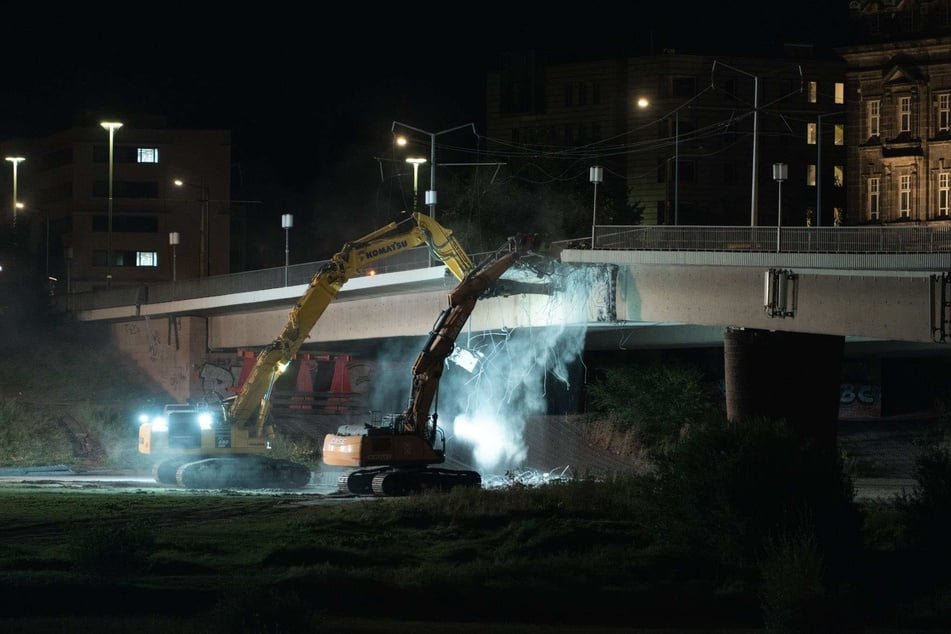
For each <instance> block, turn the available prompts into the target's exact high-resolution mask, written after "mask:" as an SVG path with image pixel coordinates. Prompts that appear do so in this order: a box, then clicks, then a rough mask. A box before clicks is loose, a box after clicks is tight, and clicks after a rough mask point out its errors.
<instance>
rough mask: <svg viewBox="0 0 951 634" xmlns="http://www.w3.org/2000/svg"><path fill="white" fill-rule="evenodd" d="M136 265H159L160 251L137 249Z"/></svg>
mask: <svg viewBox="0 0 951 634" xmlns="http://www.w3.org/2000/svg"><path fill="white" fill-rule="evenodd" d="M135 265H136V266H158V253H156V252H155V251H136V252H135Z"/></svg>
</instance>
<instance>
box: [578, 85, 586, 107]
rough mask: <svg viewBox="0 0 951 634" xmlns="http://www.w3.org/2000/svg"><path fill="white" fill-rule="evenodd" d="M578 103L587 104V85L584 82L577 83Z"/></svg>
mask: <svg viewBox="0 0 951 634" xmlns="http://www.w3.org/2000/svg"><path fill="white" fill-rule="evenodd" d="M578 105H579V106H586V105H588V86H587V85H586V84H585V83H584V82H580V83H579V84H578Z"/></svg>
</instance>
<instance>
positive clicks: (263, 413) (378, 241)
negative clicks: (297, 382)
mask: <svg viewBox="0 0 951 634" xmlns="http://www.w3.org/2000/svg"><path fill="white" fill-rule="evenodd" d="M411 222H412V223H413V224H412V226H410V227H408V228H407V227H405V225H407V224H409V223H411ZM422 244H428V245H429V247H430V249H431V250H432V253H433V254H434V255H435V256H436V257H437V258H439V260H440V261H442V262H443V263H444V264H445V265H446V267H447V268H448V269H449V270H450V271H451V272H452V274H453V275H454V276H455V277H456V279H458V280H462V279H464V278H465V277H466V275H467V274H468V273H469V272H470V271H472V269H473V268H474V265H473V263H472V260H471V259H470V258H469V256H468V255H467V254H466V252H465V250H464V249H463V248H462V246H461V245H460V244H459V242H458V241H457V240H456V238H455V237H454V236H453V235H452V232H451V231H450V230H449V229H446V228H445V227H443V226H442V225H440V224H439V223H438V222H436V221H435V220H434V219H433V218H431V217H429V216H426V215H423V214H419V213H414V214H412V216H411V218H408V219H406V220H404V221H401V222H392V223H390V224H389V225H387V226H385V227H382V228H380V229H377V230H376V231H373V232H372V233H369V234H367V235H365V236H363V237H362V238H359V239H358V240H354V241H352V242H348V243H347V244H345V245H344V246H343V248H342V249H341V250H340V251H339V252H338V253H336V254H335V255H334V256H333V257H331V258H330V260H329V261H328V262H327V263H326V264H325V265H324V266H323V267H322V268H321V269H320V270H319V271H318V272H317V273H316V274H315V275H314V277H313V278H312V279H311V281H310V284H309V285H308V287H307V290H306V291H305V292H304V294H303V295H302V296H301V298H300V299H299V300H298V301H297V304H296V305H295V306H294V308H293V309H292V310H291V312H290V314H289V316H288V320H287V324H286V325H285V326H284V329H283V330H282V331H281V333H280V334H279V335H278V336H277V338H276V339H275V340H274V341H273V342H271V343H270V344H269V345H268V346H266V347H265V348H264V349H263V350H262V351H261V352H260V353H259V354H258V356H257V360H256V362H255V365H254V368H253V369H252V370H251V373H250V374H249V375H248V378H247V380H246V381H245V383H244V385H243V386H242V389H241V391H240V392H239V393H238V395H237V396H236V397H235V398H234V399H233V401H232V403H231V406H230V408H229V410H228V419H229V420H228V422H229V423H230V424H231V425H232V426H243V425H245V424H246V423H247V422H248V421H249V420H250V419H251V418H252V416H253V415H254V414H255V412H257V415H256V424H255V430H254V431H253V432H252V436H256V437H268V438H269V437H271V436H272V435H273V430H272V429H270V427H269V426H268V425H267V419H268V413H269V411H270V397H271V392H272V390H273V389H274V384H275V382H276V381H277V379H278V377H279V376H280V375H281V374H282V373H283V372H284V370H286V369H287V366H288V365H289V364H290V362H291V360H292V359H293V358H294V355H295V354H296V353H297V351H298V350H299V349H300V347H301V345H303V343H304V341H305V340H306V339H307V338H308V337H309V336H310V331H311V330H312V329H313V327H314V325H315V324H316V323H317V321H318V320H319V319H320V317H321V316H322V315H323V313H324V311H325V310H326V309H327V306H328V305H329V304H330V303H331V302H333V301H334V299H335V298H336V297H337V294H338V293H339V292H340V289H341V288H342V287H343V285H344V284H345V283H346V282H347V281H348V280H349V279H350V278H351V277H353V276H354V275H356V274H358V273H359V272H360V271H361V270H363V269H364V268H365V267H367V266H368V265H370V264H372V263H374V262H376V261H378V260H382V259H385V258H388V257H392V256H394V255H396V254H398V253H402V252H403V251H406V250H407V249H411V248H414V247H417V246H420V245H422Z"/></svg>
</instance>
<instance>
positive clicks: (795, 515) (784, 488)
mask: <svg viewBox="0 0 951 634" xmlns="http://www.w3.org/2000/svg"><path fill="white" fill-rule="evenodd" d="M656 466H657V468H656V471H655V472H654V473H653V474H650V475H648V476H645V483H646V485H647V486H646V487H645V491H646V492H647V498H646V499H645V500H644V504H645V509H646V510H645V516H646V518H647V521H648V522H649V528H650V530H651V532H652V534H653V536H654V540H655V543H656V544H657V545H658V546H660V547H661V548H663V549H665V550H669V551H672V552H674V553H679V554H682V555H685V556H687V557H690V558H695V559H697V560H698V561H706V562H707V563H708V564H710V565H711V566H712V567H713V569H722V570H724V571H726V572H730V571H733V572H738V573H740V574H747V573H749V572H750V571H752V570H755V569H756V565H757V562H758V561H760V560H761V559H762V556H763V553H764V551H765V549H766V547H767V546H768V544H769V543H770V540H771V539H778V538H780V537H781V536H782V535H783V534H784V533H792V534H803V535H810V536H814V537H815V540H816V546H817V548H818V549H819V551H818V552H819V553H820V554H821V555H822V557H823V559H824V560H825V561H827V562H830V563H836V562H837V561H840V560H841V558H845V557H848V556H849V554H850V553H854V551H855V548H856V544H857V543H858V531H859V526H860V521H859V514H858V511H857V508H856V507H855V505H854V502H853V497H854V489H853V486H852V481H851V479H850V478H849V477H848V475H847V474H846V473H845V471H844V470H843V468H842V463H841V460H840V458H839V457H838V455H836V454H835V452H826V451H823V450H820V449H817V448H815V447H814V446H812V445H808V444H802V443H801V441H799V440H798V439H797V438H796V436H795V435H794V434H793V432H791V431H790V430H789V429H788V428H787V427H786V425H785V424H784V423H783V422H782V421H772V420H768V419H759V418H757V419H751V420H748V421H740V422H736V423H732V422H730V421H728V420H726V418H725V417H713V418H711V419H710V420H708V421H707V422H704V423H702V424H700V425H697V426H695V427H694V428H692V429H691V431H690V433H688V434H687V435H686V436H685V438H684V439H683V440H682V441H681V442H680V443H678V444H677V445H675V446H673V447H672V449H671V450H670V451H669V452H666V453H664V454H662V455H660V456H658V458H657V461H656Z"/></svg>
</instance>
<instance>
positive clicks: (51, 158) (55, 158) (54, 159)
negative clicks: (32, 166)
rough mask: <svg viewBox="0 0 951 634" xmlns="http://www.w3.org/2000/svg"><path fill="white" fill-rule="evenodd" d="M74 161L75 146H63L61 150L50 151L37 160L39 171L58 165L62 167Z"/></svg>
mask: <svg viewBox="0 0 951 634" xmlns="http://www.w3.org/2000/svg"><path fill="white" fill-rule="evenodd" d="M72 162H73V148H63V149H61V150H56V151H55V152H50V153H48V154H44V155H43V156H41V157H40V160H39V161H37V166H36V169H37V170H39V171H46V170H51V169H55V168H57V167H62V166H64V165H69V164H70V163H72Z"/></svg>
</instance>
